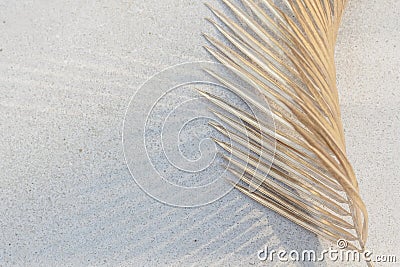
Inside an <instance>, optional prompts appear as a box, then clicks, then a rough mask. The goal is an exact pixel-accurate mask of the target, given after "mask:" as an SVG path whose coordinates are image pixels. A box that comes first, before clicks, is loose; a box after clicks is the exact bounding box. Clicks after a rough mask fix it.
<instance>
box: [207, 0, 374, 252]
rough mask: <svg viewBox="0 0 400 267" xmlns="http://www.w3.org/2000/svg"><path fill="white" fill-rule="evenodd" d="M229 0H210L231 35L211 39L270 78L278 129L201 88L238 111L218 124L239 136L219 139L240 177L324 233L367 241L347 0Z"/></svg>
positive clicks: (271, 204)
mask: <svg viewBox="0 0 400 267" xmlns="http://www.w3.org/2000/svg"><path fill="white" fill-rule="evenodd" d="M222 1H223V3H224V4H225V5H226V6H227V7H228V9H229V10H230V12H231V16H227V15H225V14H224V13H222V12H220V11H218V10H216V9H214V8H213V7H211V6H208V7H209V8H210V10H211V11H212V13H213V14H214V15H215V17H216V18H217V20H218V21H219V23H216V22H214V21H213V20H211V19H209V21H210V22H211V23H212V24H213V25H214V26H215V28H216V29H217V30H218V32H219V33H220V34H222V36H224V37H225V39H226V40H227V41H228V44H224V43H223V42H221V41H218V40H217V39H215V38H213V37H211V36H208V35H205V37H206V39H207V40H208V41H209V42H210V44H211V45H212V47H206V49H207V50H208V51H209V52H210V53H211V54H212V55H213V56H214V57H215V58H216V59H217V60H218V61H220V62H221V63H222V64H224V65H225V66H227V67H229V68H231V69H233V70H235V71H236V72H237V73H239V74H240V75H241V76H242V77H245V78H246V79H249V80H251V81H252V82H253V83H254V84H256V85H257V86H258V87H260V88H262V93H263V95H264V96H265V100H266V101H268V103H269V104H270V107H271V111H272V115H273V118H274V119H275V123H276V132H273V131H271V130H269V128H268V127H267V126H266V125H265V124H264V122H260V121H258V120H257V119H256V118H255V117H254V116H253V115H252V114H249V113H247V112H245V111H243V110H241V109H240V108H238V107H235V106H232V105H230V104H228V103H227V102H225V101H224V100H223V99H220V98H218V97H216V96H215V95H212V94H210V93H206V92H202V91H200V93H201V94H202V95H203V96H204V97H206V98H207V99H208V100H210V101H211V102H212V103H213V104H215V105H217V106H218V107H219V108H221V109H223V110H224V111H225V113H228V114H229V115H228V116H226V115H223V114H222V113H218V112H215V114H216V115H217V116H218V117H219V118H220V119H221V121H222V122H223V124H224V125H228V126H229V127H222V126H221V125H219V124H217V123H211V125H212V126H213V127H214V128H215V129H216V130H218V131H219V132H221V133H222V134H224V135H226V136H229V137H230V138H231V139H232V140H233V141H234V145H230V144H227V143H224V142H222V141H219V140H215V142H216V143H217V144H219V145H220V146H221V147H222V148H223V149H225V150H226V151H228V152H229V153H231V154H232V155H233V156H234V157H233V158H231V159H230V163H231V164H230V165H232V166H233V167H229V170H230V171H231V172H232V173H233V175H235V176H237V177H238V178H239V179H240V181H241V183H237V184H236V183H235V184H234V186H235V187H236V188H237V189H238V190H240V191H241V192H243V193H244V194H246V195H247V196H249V197H251V198H252V199H254V200H255V201H257V202H259V203H261V204H263V205H264V206H266V207H268V208H270V209H272V210H274V211H276V212H277V213H279V214H281V215H282V216H284V217H286V218H288V219H289V220H291V221H293V222H295V223H297V224H299V225H300V226H302V227H304V228H306V229H308V230H310V231H312V232H314V233H315V234H317V235H320V236H322V237H325V238H327V239H329V240H331V241H337V240H340V239H345V240H347V241H348V242H349V246H348V248H349V249H357V250H359V251H360V252H362V251H364V250H365V243H366V240H367V232H368V214H367V210H366V207H365V204H364V202H363V201H362V199H361V197H360V193H359V187H358V183H357V180H356V177H355V173H354V171H353V169H352V167H351V165H350V162H349V160H348V158H347V156H346V147H345V138H344V132H343V126H342V121H341V116H340V107H339V99H338V92H337V88H336V71H335V62H334V51H335V43H336V37H337V34H338V28H339V24H340V21H341V18H342V15H343V11H344V9H345V5H346V3H347V0H318V1H316V0H281V2H282V3H281V4H283V7H278V5H277V4H275V1H272V0H259V1H257V3H256V1H255V0H240V2H236V3H235V2H233V1H232V0H222ZM283 8H284V9H283ZM210 74H211V75H213V76H214V77H215V78H216V79H218V80H219V81H220V82H222V83H223V84H224V85H226V86H227V87H229V88H231V89H235V88H234V86H233V85H232V84H230V83H229V81H228V80H227V79H225V78H223V77H221V76H219V75H218V74H217V73H213V72H210ZM236 92H237V93H239V94H241V96H244V97H246V92H239V91H237V89H236ZM230 116H232V117H236V118H239V119H240V120H241V121H244V122H245V125H244V126H243V125H242V124H240V123H238V122H237V121H235V120H234V119H232V117H230ZM246 138H248V140H250V141H249V142H246ZM271 140H276V145H271ZM239 145H240V146H242V147H245V148H247V149H248V151H243V150H241V149H240V148H239ZM260 152H262V153H260ZM252 155H253V156H252ZM254 155H256V156H254ZM272 157H273V158H274V159H273V162H272V163H271V162H269V161H270V160H269V159H271V158H272ZM235 158H236V159H235ZM269 164H270V165H269ZM268 166H271V168H270V169H269V168H268ZM262 172H264V173H268V177H267V178H266V177H265V175H264V174H262ZM246 185H247V186H254V188H256V190H255V191H252V190H248V188H246Z"/></svg>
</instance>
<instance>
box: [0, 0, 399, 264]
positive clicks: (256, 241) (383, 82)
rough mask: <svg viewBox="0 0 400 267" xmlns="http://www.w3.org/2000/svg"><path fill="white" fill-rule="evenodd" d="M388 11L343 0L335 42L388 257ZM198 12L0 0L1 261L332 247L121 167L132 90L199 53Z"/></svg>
mask: <svg viewBox="0 0 400 267" xmlns="http://www.w3.org/2000/svg"><path fill="white" fill-rule="evenodd" d="M210 2H211V3H214V4H215V5H217V6H218V4H217V3H216V1H210ZM399 13H400V2H399V1H397V0H387V1H379V0H375V1H373V0H372V1H371V0H353V1H350V5H349V7H348V10H347V12H346V15H345V18H344V21H343V25H342V29H341V32H340V37H339V40H338V47H337V67H338V84H339V86H338V87H339V90H340V100H341V105H342V113H343V121H344V126H345V129H346V139H347V146H348V154H349V157H350V159H351V162H352V163H353V166H354V169H355V171H356V173H357V176H358V179H359V181H360V188H361V194H362V196H363V198H364V199H365V202H366V205H367V207H368V210H369V212H370V237H369V242H368V244H369V248H370V249H371V250H373V251H374V253H375V254H383V255H385V254H397V255H398V256H400V254H399V250H398V247H399V245H398V242H400V236H399V232H400V227H399V225H398V223H399V221H400V210H399V208H398V205H399V203H400V193H399V190H400V182H399V181H400V180H399V179H398V177H399V173H400V162H399V154H400V142H399V137H400V118H399V113H400V90H399V88H398V84H399V82H400V80H399V69H400V58H399V54H400V51H399V46H400V36H399V35H400V14H399ZM209 15H210V14H209V12H208V11H207V9H206V8H205V7H204V6H203V4H202V2H201V1H189V0H163V1H155V0H148V1H129V0H125V1H123V0H115V1H94V0H93V1H92V0H85V1H57V0H56V1H4V0H3V1H0V137H1V142H0V151H1V153H0V266H3V265H4V266H13V265H18V266H21V265H26V266H57V265H74V266H82V265H101V264H104V265H112V266H116V265H134V266H141V265H147V266H154V265H155V264H170V265H181V266H186V265H189V264H198V265H211V264H212V263H214V264H215V263H217V264H219V265H231V266H247V265H259V264H260V263H259V262H258V260H257V258H256V252H257V251H258V250H259V249H260V248H262V247H263V246H264V245H268V246H270V247H273V248H283V249H287V250H292V249H299V250H301V249H315V250H322V249H324V248H326V247H327V246H329V245H330V244H329V243H326V242H324V241H321V240H319V239H317V238H316V237H315V236H314V235H312V234H310V233H308V232H307V231H305V230H303V229H302V228H300V227H298V226H296V225H294V224H293V223H290V222H288V221H287V220H285V219H283V218H281V217H280V216H277V215H276V214H274V213H273V212H270V211H267V210H265V209H264V208H262V207H261V206H260V205H258V204H255V203H253V202H252V201H250V200H248V199H246V198H244V197H243V196H242V195H241V194H239V193H238V192H236V191H233V192H231V193H230V194H228V195H227V196H226V197H225V198H223V199H221V200H220V201H218V202H215V203H213V204H211V205H208V206H205V207H202V208H198V209H180V208H173V207H169V206H166V205H163V204H160V203H159V202H157V201H155V200H153V199H152V198H150V197H148V196H147V195H146V194H145V193H143V192H142V191H141V190H140V189H139V188H138V186H137V185H136V184H135V182H134V181H133V179H132V178H131V176H130V174H129V172H128V169H127V167H126V165H125V163H124V157H123V152H122V144H121V133H122V121H123V117H124V112H125V109H126V107H127V105H128V103H129V99H130V97H131V96H132V94H133V93H134V92H135V90H136V89H137V88H138V87H139V86H140V85H141V84H142V83H143V82H145V81H146V79H148V78H149V77H150V76H152V75H153V74H155V73H157V72H159V71H161V70H162V69H164V68H166V67H168V66H171V65H174V64H178V63H182V62H188V61H197V60H205V59H210V57H209V56H208V55H207V54H206V52H205V51H204V50H203V49H202V47H201V46H202V45H203V44H205V41H204V40H203V38H202V37H201V34H200V33H201V32H202V31H205V32H207V31H210V26H209V25H207V23H206V22H205V21H204V20H203V18H204V17H206V16H209ZM309 265H311V266H313V265H312V264H309ZM320 265H322V266H334V265H335V264H332V263H324V264H316V265H315V266H320ZM336 265H338V266H339V265H340V264H336ZM378 266H379V265H378ZM385 266H389V265H385Z"/></svg>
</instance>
